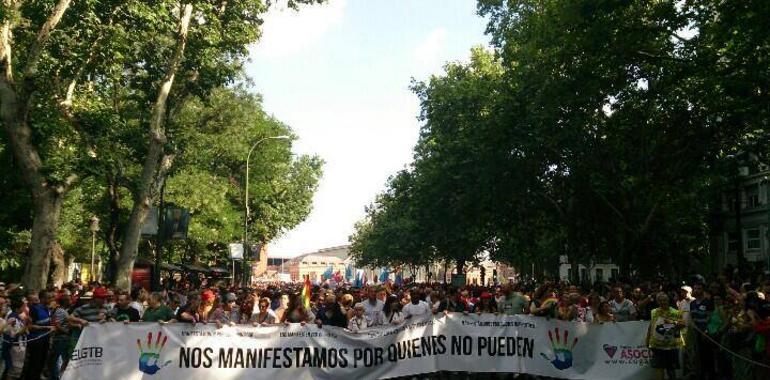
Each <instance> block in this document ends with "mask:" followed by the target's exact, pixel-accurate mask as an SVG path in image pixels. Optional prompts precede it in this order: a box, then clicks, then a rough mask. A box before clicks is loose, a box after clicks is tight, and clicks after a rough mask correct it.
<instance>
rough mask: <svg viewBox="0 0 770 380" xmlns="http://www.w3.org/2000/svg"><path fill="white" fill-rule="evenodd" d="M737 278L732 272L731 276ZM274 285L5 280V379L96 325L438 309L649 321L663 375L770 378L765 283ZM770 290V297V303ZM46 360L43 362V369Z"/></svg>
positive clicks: (55, 360) (66, 349)
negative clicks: (121, 287) (125, 285)
mask: <svg viewBox="0 0 770 380" xmlns="http://www.w3.org/2000/svg"><path fill="white" fill-rule="evenodd" d="M735 277H737V276H735ZM303 286H304V284H302V283H299V284H291V283H271V284H261V285H257V286H255V287H253V288H248V289H245V288H235V287H228V286H225V285H222V286H204V287H202V288H198V289H190V288H189V286H180V287H179V289H166V290H162V291H157V292H148V291H147V290H145V289H143V288H139V287H137V288H134V289H133V290H132V291H131V292H123V291H118V290H115V289H114V288H113V287H111V286H109V285H107V284H99V283H95V282H94V283H88V284H82V283H80V282H70V283H67V284H64V285H63V286H61V287H58V288H49V289H46V290H43V291H39V292H29V291H25V290H24V289H23V288H22V287H20V286H18V285H17V284H8V285H6V284H5V283H0V331H2V358H3V360H2V362H0V369H2V377H1V378H0V380H5V379H34V380H39V379H41V378H47V379H51V380H58V379H59V376H60V374H61V372H62V370H63V369H64V368H66V365H67V361H68V359H69V358H70V355H71V352H72V350H73V348H74V346H75V343H76V342H77V340H78V337H79V334H80V332H81V331H82V329H83V328H84V327H85V326H87V325H88V324H91V323H103V322H123V323H134V322H155V323H161V324H165V323H192V324H195V323H203V324H214V325H216V326H217V327H222V326H225V325H234V324H251V325H253V326H266V325H274V324H290V323H299V324H302V325H305V324H315V325H317V326H319V327H323V326H337V327H341V328H346V329H348V330H350V331H351V332H353V333H358V332H361V331H365V330H366V329H368V328H371V327H373V326H377V325H399V324H402V323H405V321H408V320H410V319H412V318H420V317H427V316H428V315H431V314H434V315H438V316H440V315H441V314H443V313H478V314H482V313H495V314H503V315H531V316H536V317H542V318H555V319H559V320H565V321H575V322H583V323H596V324H601V323H614V322H624V321H633V320H650V321H651V323H650V327H649V330H648V334H647V336H646V343H647V345H648V347H649V348H650V350H651V351H652V360H651V363H650V364H651V365H652V366H653V367H654V368H656V369H658V376H659V377H660V378H671V379H674V378H677V376H679V377H682V378H691V379H706V380H712V379H713V380H721V379H736V380H743V379H770V371H769V370H768V369H769V368H770V344H768V343H769V342H768V338H770V277H765V276H760V277H759V278H756V279H754V280H753V281H751V280H749V281H740V280H739V279H737V278H731V277H730V276H720V277H716V278H714V279H713V280H712V281H708V282H707V281H706V280H705V279H704V278H703V277H701V276H694V277H693V278H692V279H690V280H688V281H684V282H678V283H673V282H670V281H666V280H664V279H663V278H659V279H657V280H655V281H646V282H641V283H633V282H630V281H623V282H622V281H608V282H597V283H595V284H594V285H593V286H590V287H581V286H576V285H570V284H569V283H567V282H565V281H560V282H549V281H540V282H536V281H533V280H530V281H523V282H519V283H508V284H492V285H489V286H478V285H468V286H463V287H453V286H450V285H447V284H442V283H432V284H417V283H411V284H409V283H407V284H406V285H401V286H395V285H393V284H391V283H389V282H388V283H385V284H379V285H370V286H365V287H363V288H353V287H351V286H350V284H347V283H336V282H334V281H332V282H329V281H326V282H325V283H322V284H316V285H314V286H312V290H311V292H310V294H311V297H310V302H307V301H306V300H305V299H303V297H302V296H301V295H300V292H301V288H302V287H303ZM765 295H768V299H767V300H766V299H765ZM41 363H46V364H45V365H41Z"/></svg>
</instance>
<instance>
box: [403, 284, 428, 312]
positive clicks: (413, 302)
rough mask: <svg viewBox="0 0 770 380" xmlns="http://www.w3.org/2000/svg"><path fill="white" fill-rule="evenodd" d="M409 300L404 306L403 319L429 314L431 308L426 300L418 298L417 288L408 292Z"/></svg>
mask: <svg viewBox="0 0 770 380" xmlns="http://www.w3.org/2000/svg"><path fill="white" fill-rule="evenodd" d="M409 296H410V302H409V303H408V304H407V305H405V306H404V308H403V312H404V319H411V318H414V317H420V318H421V317H422V316H425V315H430V313H431V308H430V306H429V305H428V303H427V302H425V301H423V300H421V299H420V293H419V290H417V289H412V291H411V292H410V294H409Z"/></svg>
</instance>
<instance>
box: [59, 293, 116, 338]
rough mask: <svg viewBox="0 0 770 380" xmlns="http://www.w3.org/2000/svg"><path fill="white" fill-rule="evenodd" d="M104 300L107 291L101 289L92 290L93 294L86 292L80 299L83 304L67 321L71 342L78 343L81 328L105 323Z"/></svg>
mask: <svg viewBox="0 0 770 380" xmlns="http://www.w3.org/2000/svg"><path fill="white" fill-rule="evenodd" d="M106 298H107V289H105V288H101V287H99V288H96V289H94V291H93V292H86V293H84V294H83V296H82V297H80V299H81V300H82V302H83V304H82V305H81V306H79V307H77V308H75V310H73V311H72V314H70V316H69V319H68V320H67V323H68V324H69V325H70V331H71V333H72V340H71V342H77V341H78V339H79V338H80V333H81V332H82V331H83V328H84V327H86V326H88V324H89V323H97V322H98V323H102V322H106V321H107V310H106V309H105V308H104V302H105V300H106ZM70 349H72V348H70Z"/></svg>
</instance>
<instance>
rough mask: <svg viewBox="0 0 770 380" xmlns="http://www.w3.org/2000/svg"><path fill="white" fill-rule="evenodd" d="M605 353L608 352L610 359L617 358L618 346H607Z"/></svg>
mask: <svg viewBox="0 0 770 380" xmlns="http://www.w3.org/2000/svg"><path fill="white" fill-rule="evenodd" d="M604 352H606V353H607V355H609V356H610V358H613V357H615V353H616V352H618V346H610V345H609V344H605V345H604Z"/></svg>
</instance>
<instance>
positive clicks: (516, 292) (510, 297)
mask: <svg viewBox="0 0 770 380" xmlns="http://www.w3.org/2000/svg"><path fill="white" fill-rule="evenodd" d="M502 292H503V295H504V296H505V298H503V301H502V304H498V310H499V311H500V312H502V313H503V314H506V315H516V314H525V312H526V311H527V310H528V309H529V297H527V296H526V295H524V294H523V293H522V292H521V289H520V288H519V287H518V286H516V287H514V286H513V285H511V284H507V285H505V287H504V288H503V290H502Z"/></svg>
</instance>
